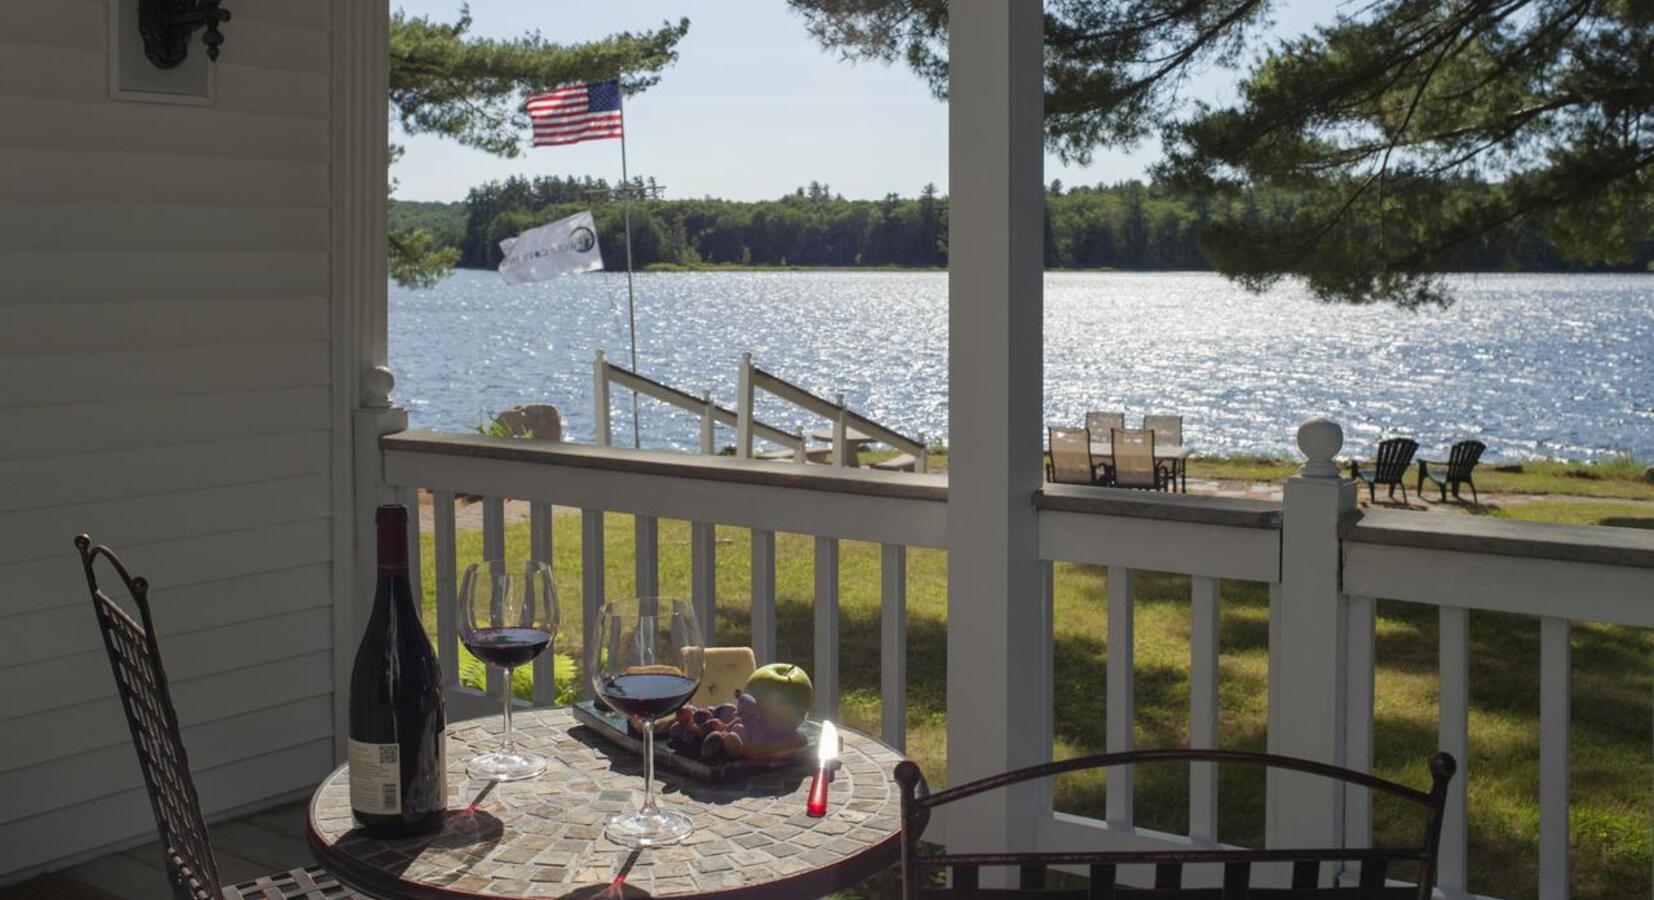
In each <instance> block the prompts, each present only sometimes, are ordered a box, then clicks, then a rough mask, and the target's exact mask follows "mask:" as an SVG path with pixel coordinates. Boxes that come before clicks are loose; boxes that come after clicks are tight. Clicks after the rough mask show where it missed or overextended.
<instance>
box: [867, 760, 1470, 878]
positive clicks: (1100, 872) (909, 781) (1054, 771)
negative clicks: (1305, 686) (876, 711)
mask: <svg viewBox="0 0 1654 900" xmlns="http://www.w3.org/2000/svg"><path fill="white" fill-rule="evenodd" d="M1192 762H1209V763H1220V764H1228V765H1245V766H1253V767H1258V768H1264V769H1276V770H1288V771H1296V772H1307V773H1309V774H1311V775H1318V776H1322V777H1325V778H1331V779H1335V780H1338V781H1342V782H1345V783H1347V784H1353V785H1356V786H1359V787H1365V788H1367V789H1369V790H1374V791H1379V792H1382V793H1385V794H1389V795H1391V796H1394V797H1400V798H1401V799H1403V800H1405V801H1408V802H1410V803H1412V804H1414V805H1416V806H1418V807H1420V808H1422V809H1423V811H1424V813H1425V822H1424V826H1425V827H1424V829H1423V832H1422V838H1421V840H1420V841H1419V843H1418V844H1416V845H1413V846H1400V847H1384V848H1377V849H1357V848H1342V847H1329V848H1325V849H1319V848H1302V849H1299V848H1289V849H1270V850H1245V849H1213V850H1189V849H1166V850H1105V851H1080V852H1055V853H921V852H920V844H919V840H920V838H921V837H923V835H924V829H925V826H926V825H927V824H928V823H929V821H930V813H931V810H933V809H935V808H936V807H938V806H942V805H944V804H948V803H952V802H954V801H956V800H963V799H965V798H966V797H971V796H975V795H976V794H980V793H983V792H986V791H991V790H997V789H999V788H1003V787H1006V786H1009V785H1013V784H1017V783H1019V782H1023V781H1030V780H1032V779H1036V778H1050V777H1052V776H1054V775H1061V774H1064V773H1067V772H1078V771H1085V770H1088V769H1102V768H1109V767H1112V766H1130V765H1138V764H1143V763H1192ZM1429 767H1430V782H1431V783H1430V790H1429V791H1420V790H1416V789H1414V788H1410V787H1407V786H1406V785H1402V784H1397V783H1395V782H1393V781H1385V780H1383V779H1381V778H1377V777H1374V776H1372V775H1368V774H1366V773H1365V772H1356V771H1354V770H1351V769H1344V768H1340V767H1338V766H1331V765H1327V764H1325V763H1318V762H1313V761H1310V760H1307V759H1298V758H1296V757H1291V756H1277V755H1274V754H1267V753H1243V752H1240V751H1235V750H1139V751H1134V752H1129V753H1104V754H1100V755H1096V756H1085V757H1079V758H1076V759H1068V760H1063V761H1061V762H1053V763H1046V764H1045V765H1040V766H1030V767H1028V768H1026V769H1017V770H1015V771H1012V772H1007V773H1005V774H1003V775H994V776H990V777H988V778H983V779H981V780H980V781H972V782H968V783H966V784H961V785H958V786H955V787H949V788H947V789H946V790H943V791H941V792H939V793H934V794H932V793H930V789H929V787H928V785H926V783H925V777H924V773H923V772H921V771H920V769H919V766H918V765H917V764H916V763H914V762H912V761H908V760H904V761H902V762H901V763H898V764H897V765H896V772H895V776H896V782H897V784H898V785H899V786H900V788H901V792H902V831H901V854H902V897H903V900H917V898H924V897H950V898H952V897H957V898H970V897H974V896H977V895H978V884H979V874H980V872H981V870H982V869H983V868H985V867H1016V868H1017V869H1018V870H1019V871H1020V880H1021V889H1020V890H1018V889H1010V890H995V891H993V892H992V895H993V896H1005V895H1007V894H1026V895H1028V896H1031V897H1038V896H1041V895H1045V896H1048V897H1051V898H1053V900H1054V898H1056V897H1058V896H1067V897H1077V896H1086V895H1087V894H1086V893H1085V892H1081V891H1074V890H1066V891H1050V892H1047V891H1045V890H1044V887H1045V873H1046V871H1047V869H1049V868H1050V867H1052V866H1065V867H1074V866H1089V867H1090V876H1091V885H1090V891H1089V896H1092V897H1112V896H1115V894H1114V892H1112V891H1111V890H1109V889H1108V887H1107V886H1112V885H1113V884H1114V883H1115V875H1116V873H1117V871H1118V867H1119V866H1141V865H1153V866H1154V867H1155V872H1154V883H1155V888H1154V890H1152V891H1150V890H1146V889H1142V888H1138V889H1134V890H1133V892H1132V893H1131V894H1130V896H1132V897H1144V898H1154V900H1174V898H1191V900H1192V898H1196V897H1199V898H1212V897H1215V896H1216V892H1215V891H1214V890H1213V889H1212V888H1189V889H1185V888H1183V887H1182V881H1183V867H1184V866H1186V865H1205V866H1212V865H1221V866H1223V885H1224V886H1223V892H1222V893H1223V896H1224V897H1231V896H1235V897H1247V898H1249V900H1264V898H1283V900H1284V898H1288V897H1291V898H1297V900H1304V898H1309V897H1316V896H1327V897H1333V896H1337V897H1343V898H1347V900H1381V898H1382V900H1390V898H1397V897H1412V898H1417V900H1429V898H1430V896H1431V892H1432V889H1433V888H1434V886H1435V882H1436V855H1437V850H1438V848H1439V846H1440V844H1441V828H1442V813H1443V811H1444V810H1445V808H1446V805H1447V785H1448V782H1449V781H1450V780H1452V778H1453V772H1454V770H1455V769H1456V768H1457V764H1456V763H1455V762H1454V760H1453V757H1452V756H1450V755H1449V754H1446V753H1437V754H1435V755H1434V756H1431V757H1430V760H1429ZM1348 862H1358V863H1360V864H1361V876H1360V883H1359V886H1358V887H1357V888H1356V892H1355V893H1354V894H1353V895H1352V894H1351V893H1350V889H1349V888H1348V887H1344V888H1326V889H1325V890H1326V893H1325V894H1324V895H1323V894H1320V893H1317V892H1316V890H1315V889H1316V888H1317V886H1318V885H1319V883H1320V874H1321V870H1322V869H1323V868H1325V867H1326V864H1329V863H1331V864H1336V863H1348ZM1264 863H1275V864H1288V863H1289V864H1291V866H1292V887H1291V888H1268V887H1257V888H1250V887H1249V885H1250V881H1251V875H1252V872H1251V869H1252V866H1253V865H1254V864H1258V865H1262V864H1264ZM1398 863H1400V864H1414V865H1416V866H1417V871H1416V878H1417V880H1418V883H1417V885H1416V886H1415V887H1387V886H1386V885H1385V879H1386V878H1387V877H1391V876H1394V875H1395V874H1397V873H1395V872H1393V871H1392V870H1391V866H1393V865H1395V864H1398ZM936 870H951V871H952V874H953V884H952V886H951V887H950V888H948V889H947V890H934V889H928V888H927V887H926V886H925V885H924V884H923V883H922V882H921V880H920V873H921V872H926V871H930V872H934V871H936Z"/></svg>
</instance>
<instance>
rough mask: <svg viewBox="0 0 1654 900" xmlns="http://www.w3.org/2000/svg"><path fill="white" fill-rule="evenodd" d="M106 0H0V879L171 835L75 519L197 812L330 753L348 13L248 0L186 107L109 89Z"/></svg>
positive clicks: (229, 804)
mask: <svg viewBox="0 0 1654 900" xmlns="http://www.w3.org/2000/svg"><path fill="white" fill-rule="evenodd" d="M106 7H107V3H106V2H105V0H7V2H5V3H0V122H4V123H5V125H4V126H0V271H4V272H5V278H3V279H0V421H4V422H5V423H6V427H5V428H4V429H0V723H4V727H0V796H5V797H6V798H7V804H6V809H5V810H4V811H0V883H3V882H5V881H8V880H11V879H13V878H16V877H20V876H22V875H26V874H28V873H30V872H33V871H38V870H40V869H42V868H51V867H53V866H54V864H61V863H62V861H64V860H67V859H72V858H79V857H84V856H86V855H87V854H89V853H93V852H96V851H98V850H99V849H100V848H103V847H106V846H109V845H111V844H113V843H117V842H126V841H132V840H134V839H136V838H139V837H141V836H143V835H145V834H150V833H152V832H153V829H154V824H153V821H152V819H151V815H150V809H149V802H148V799H147V797H146V796H145V793H144V791H143V789H142V780H141V777H140V774H139V771H138V767H137V763H136V760H135V758H134V757H133V753H132V747H131V739H130V735H129V734H128V732H127V726H126V723H125V720H124V717H123V716H122V714H121V710H120V707H119V705H118V702H117V699H116V693H115V685H114V681H113V679H112V677H111V673H110V670H109V665H108V661H107V660H106V659H105V658H104V657H105V654H104V650H103V644H102V638H101V636H100V635H99V632H98V630H97V627H96V624H95V620H94V617H93V614H92V610H91V608H90V605H91V604H90V601H89V599H88V596H87V592H86V582H85V578H84V576H83V575H82V573H81V571H80V564H79V560H78V558H77V557H76V554H75V552H74V549H73V547H72V545H71V543H70V541H71V538H73V536H74V535H75V534H76V533H78V532H82V531H85V532H89V533H91V534H92V536H93V537H94V538H95V539H97V540H99V541H102V542H107V543H109V544H111V545H112V546H113V547H114V548H115V549H116V551H117V552H119V553H120V554H121V555H122V557H123V558H124V559H125V560H126V562H127V563H128V564H129V565H130V567H131V569H132V571H133V572H134V573H136V574H139V575H143V576H145V577H147V578H148V579H149V580H150V583H151V595H150V596H151V601H152V606H153V612H154V616H155V622H156V628H157V631H158V633H159V636H160V641H161V650H162V654H163V657H164V659H165V662H166V666H167V671H168V676H169V680H170V682H171V686H172V691H173V697H174V700H175V702H176V704H177V706H178V713H179V717H180V720H181V722H182V725H183V728H184V738H185V741H186V744H187V745H188V747H189V750H190V754H191V761H192V763H193V764H194V769H195V774H196V779H197V784H198V785H199V787H200V789H201V794H202V801H203V806H204V807H205V808H206V810H207V812H208V813H209V814H211V813H212V812H215V811H223V810H229V809H235V808H243V807H247V806H249V805H257V804H260V803H264V802H271V801H273V800H276V799H279V798H283V797H286V796H290V795H292V794H293V793H294V792H296V791H300V790H303V789H304V788H306V787H308V786H310V785H313V784H315V783H316V781H317V780H318V779H319V778H320V777H321V776H322V775H323V774H325V772H326V771H327V770H328V769H329V768H330V767H331V766H332V765H333V763H334V757H333V754H334V746H335V735H334V733H333V732H334V729H335V728H336V727H337V725H336V722H337V720H336V708H335V688H336V685H335V683H334V679H335V672H336V671H337V669H336V665H335V662H336V660H335V654H334V646H335V644H336V643H337V641H336V639H335V634H334V622H335V617H336V610H335V597H334V586H335V584H336V577H335V569H334V564H335V560H334V558H333V554H334V552H335V547H336V539H335V525H334V522H333V519H332V516H333V513H334V510H335V509H336V498H335V497H334V493H335V491H334V488H335V486H336V485H337V484H339V479H340V474H339V473H338V472H336V471H335V470H334V465H335V460H336V459H340V458H341V457H340V455H339V454H336V453H335V450H336V447H337V441H338V440H342V439H344V438H337V439H336V438H335V435H334V428H335V425H336V423H337V422H339V421H340V418H339V416H338V409H337V403H338V399H337V398H338V396H339V392H338V390H337V389H336V386H335V384H334V379H333V370H334V365H335V360H334V354H333V349H332V348H333V344H334V342H335V341H336V339H337V337H338V336H337V335H335V333H334V331H333V322H335V321H340V320H341V319H340V317H339V316H338V315H337V312H336V310H335V308H334V304H335V300H334V298H333V297H332V293H333V281H332V278H333V270H334V265H333V257H332V253H333V247H334V246H335V244H334V237H333V232H334V229H335V223H334V221H333V212H332V210H333V203H332V194H333V190H334V184H333V178H332V173H333V169H334V163H335V160H334V159H333V158H332V153H333V146H334V141H333V135H332V133H331V123H330V121H329V115H330V111H331V109H332V107H333V98H332V96H331V93H332V91H331V78H332V67H333V65H334V47H333V35H332V34H331V28H332V18H333V15H334V12H335V9H334V6H333V5H332V4H331V3H330V2H328V0H237V2H236V3H235V4H234V9H233V10H232V11H233V13H234V16H235V18H234V20H233V22H232V23H231V26H229V27H227V28H226V42H225V48H224V51H225V52H224V55H223V57H222V58H221V60H220V61H219V63H217V64H216V66H215V80H216V99H215V101H214V102H213V103H211V104H207V105H177V104H164V103H145V102H132V101H128V100H115V99H111V98H110V97H109V96H108V94H109V87H108V83H107V66H106V52H107V51H106V42H107V31H108V28H107V18H106V14H107V10H106ZM231 47H234V48H235V52H233V53H232V52H231V51H230V48H231ZM198 49H199V48H198V47H197V50H198ZM192 52H196V51H192ZM100 576H101V578H102V580H103V582H104V584H105V586H106V587H108V588H110V589H111V592H112V593H114V594H116V595H117V596H122V594H123V592H121V591H119V590H118V580H117V579H116V578H115V575H114V573H113V571H112V570H110V569H108V568H106V567H100ZM123 600H124V597H123Z"/></svg>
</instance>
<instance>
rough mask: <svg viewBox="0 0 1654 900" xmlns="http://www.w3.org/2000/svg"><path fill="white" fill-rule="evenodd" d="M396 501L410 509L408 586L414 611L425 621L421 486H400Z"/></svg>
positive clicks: (397, 490)
mask: <svg viewBox="0 0 1654 900" xmlns="http://www.w3.org/2000/svg"><path fill="white" fill-rule="evenodd" d="M396 502H398V503H400V504H402V505H403V506H404V507H405V508H406V509H407V510H408V588H409V590H411V591H412V592H413V598H414V613H415V614H417V615H418V616H419V619H420V621H421V622H423V621H425V589H424V572H423V571H421V570H422V569H423V563H422V562H421V561H420V558H419V557H420V551H421V549H422V548H421V547H420V546H419V488H416V487H399V488H397V489H396Z"/></svg>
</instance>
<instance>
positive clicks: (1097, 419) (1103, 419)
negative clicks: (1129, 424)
mask: <svg viewBox="0 0 1654 900" xmlns="http://www.w3.org/2000/svg"><path fill="white" fill-rule="evenodd" d="M1085 427H1087V428H1089V429H1091V433H1092V434H1095V435H1097V436H1098V437H1102V436H1103V435H1105V434H1108V433H1109V431H1110V430H1112V429H1115V428H1124V427H1126V414H1125V413H1123V412H1103V411H1102V410H1097V409H1093V410H1091V411H1089V412H1087V413H1086V414H1085Z"/></svg>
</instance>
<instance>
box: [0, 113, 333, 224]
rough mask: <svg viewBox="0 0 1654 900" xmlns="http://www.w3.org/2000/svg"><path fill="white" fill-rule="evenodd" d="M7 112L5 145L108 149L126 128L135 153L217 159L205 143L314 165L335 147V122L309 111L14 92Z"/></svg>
mask: <svg viewBox="0 0 1654 900" xmlns="http://www.w3.org/2000/svg"><path fill="white" fill-rule="evenodd" d="M0 114H3V115H4V117H5V121H6V127H5V128H4V129H0V146H14V147H36V148H40V147H56V148H61V149H64V150H79V151H93V152H98V151H108V150H109V135H111V134H119V135H120V136H121V148H122V149H123V150H124V151H126V152H128V153H141V154H155V155H165V154H171V155H177V156H185V157H193V158H196V159H201V160H204V161H209V162H210V161H211V160H212V159H213V158H214V157H212V156H201V148H202V147H212V148H213V149H214V151H215V152H216V153H217V154H219V155H220V156H224V155H235V156H238V157H244V158H246V159H269V160H287V161H290V162H301V163H307V164H313V163H314V161H315V160H316V159H317V158H318V157H319V156H321V155H323V154H325V153H326V152H327V123H326V122H324V121H322V120H319V119H312V118H306V117H303V116H267V115H259V114H257V113H233V112H225V111H224V110H221V109H217V108H214V107H200V106H155V105H153V104H140V103H131V104H113V103H106V102H103V101H101V100H88V101H65V100H53V99H40V98H34V97H7V96H0ZM181 187H182V186H181ZM191 193H192V195H195V196H201V197H202V198H203V200H202V202H211V199H210V195H207V194H205V193H203V192H191ZM220 202H222V200H221V201H220Z"/></svg>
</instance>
